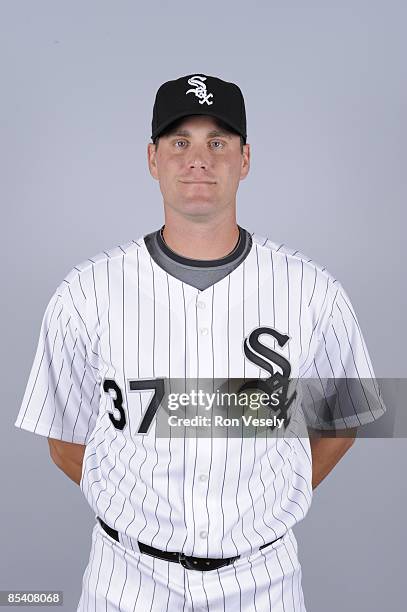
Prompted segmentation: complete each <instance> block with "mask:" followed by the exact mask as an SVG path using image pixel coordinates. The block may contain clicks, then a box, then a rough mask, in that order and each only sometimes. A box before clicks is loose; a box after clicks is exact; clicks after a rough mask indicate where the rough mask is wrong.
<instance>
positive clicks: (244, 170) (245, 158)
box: [240, 144, 250, 180]
mask: <svg viewBox="0 0 407 612" xmlns="http://www.w3.org/2000/svg"><path fill="white" fill-rule="evenodd" d="M249 170H250V145H249V144H245V145H243V152H242V167H241V169H240V180H242V179H245V178H246V176H247V175H248V173H249Z"/></svg>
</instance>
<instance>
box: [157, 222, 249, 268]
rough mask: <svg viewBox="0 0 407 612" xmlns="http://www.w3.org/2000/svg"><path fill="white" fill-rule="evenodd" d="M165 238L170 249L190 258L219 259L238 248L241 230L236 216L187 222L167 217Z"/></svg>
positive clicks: (164, 231)
mask: <svg viewBox="0 0 407 612" xmlns="http://www.w3.org/2000/svg"><path fill="white" fill-rule="evenodd" d="M162 235H163V238H164V240H165V242H166V244H167V246H169V248H170V249H172V250H173V251H175V253H178V255H182V256H183V257H189V258H190V259H206V260H209V259H220V258H221V257H225V256H226V255H228V254H229V253H230V252H231V251H233V249H234V248H235V246H236V244H237V241H238V239H239V228H238V226H237V223H236V218H235V215H234V214H233V215H230V216H227V217H225V218H224V219H210V220H208V219H205V220H204V221H203V220H202V218H201V219H198V220H197V219H196V218H195V219H188V218H185V217H181V216H175V215H171V214H168V213H167V212H166V214H165V227H164V230H163V233H162Z"/></svg>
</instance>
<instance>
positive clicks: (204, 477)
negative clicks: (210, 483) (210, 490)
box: [199, 474, 208, 482]
mask: <svg viewBox="0 0 407 612" xmlns="http://www.w3.org/2000/svg"><path fill="white" fill-rule="evenodd" d="M199 480H200V481H201V482H206V481H207V480H208V477H207V475H206V474H199Z"/></svg>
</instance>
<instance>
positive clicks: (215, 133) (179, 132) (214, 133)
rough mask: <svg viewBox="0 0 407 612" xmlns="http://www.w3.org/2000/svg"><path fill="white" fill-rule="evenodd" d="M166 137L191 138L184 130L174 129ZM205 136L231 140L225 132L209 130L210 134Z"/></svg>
mask: <svg viewBox="0 0 407 612" xmlns="http://www.w3.org/2000/svg"><path fill="white" fill-rule="evenodd" d="M168 136H191V132H189V131H188V130H184V129H181V128H179V129H174V130H171V131H170V132H168ZM207 136H208V137H209V138H213V137H214V136H225V137H226V138H231V135H230V134H229V132H225V131H224V130H219V129H217V130H211V131H210V132H208V134H207Z"/></svg>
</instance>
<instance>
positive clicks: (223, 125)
mask: <svg viewBox="0 0 407 612" xmlns="http://www.w3.org/2000/svg"><path fill="white" fill-rule="evenodd" d="M204 116H205V115H204ZM213 119H214V121H215V123H216V126H217V127H218V128H219V129H222V130H224V131H225V132H228V133H229V134H236V135H237V136H240V152H241V153H243V145H244V144H246V139H245V138H244V137H243V136H242V135H241V134H239V132H237V131H236V130H234V129H233V128H232V127H230V126H229V125H228V124H227V123H225V122H224V121H222V119H218V118H217V117H213ZM184 120H185V117H181V118H180V119H176V120H175V121H173V122H172V123H170V124H169V125H167V127H166V128H164V129H163V131H162V132H160V135H159V136H156V137H155V138H153V143H154V144H155V146H156V148H158V143H159V140H160V138H161V136H165V135H166V134H168V132H171V131H172V130H174V129H176V128H177V127H178V126H179V125H180V124H181V123H182V122H183V121H184Z"/></svg>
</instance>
